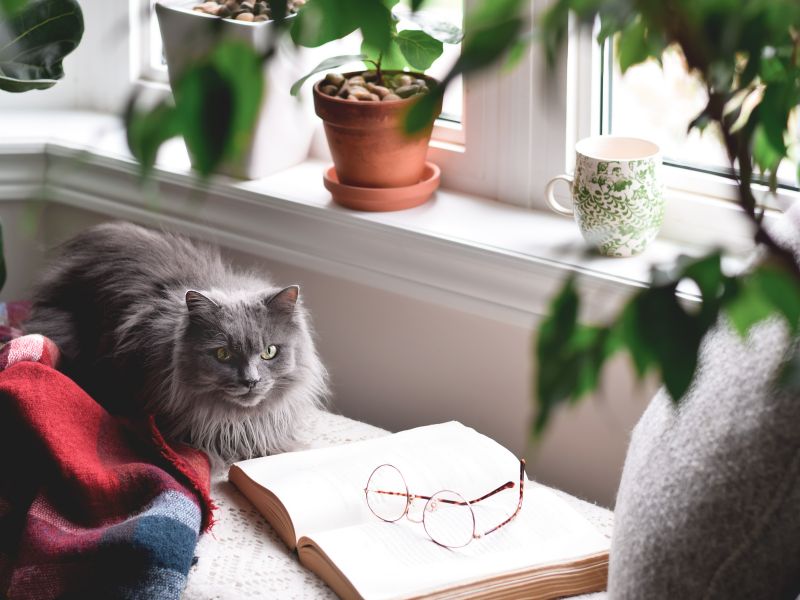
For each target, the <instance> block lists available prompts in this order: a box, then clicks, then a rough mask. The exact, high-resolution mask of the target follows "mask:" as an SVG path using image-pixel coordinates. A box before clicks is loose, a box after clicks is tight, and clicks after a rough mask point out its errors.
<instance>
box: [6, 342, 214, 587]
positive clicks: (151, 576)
mask: <svg viewBox="0 0 800 600" xmlns="http://www.w3.org/2000/svg"><path fill="white" fill-rule="evenodd" d="M12 329H13V327H12ZM12 335H13V333H12ZM58 354H59V353H58V348H57V347H56V346H55V344H53V342H52V341H51V340H49V339H47V338H44V337H42V336H40V335H27V336H23V337H19V338H15V339H12V340H11V341H9V342H8V343H6V344H5V345H4V346H3V347H2V349H0V472H1V473H2V476H0V598H8V599H9V600H40V599H50V598H76V599H77V598H81V599H85V598H120V599H131V600H138V599H142V600H144V599H147V600H160V599H172V598H174V599H178V598H180V596H181V593H182V592H183V589H184V587H185V585H186V579H187V574H188V571H189V567H190V566H191V564H192V560H193V556H194V551H195V546H196V544H197V540H198V536H199V535H200V533H201V532H203V531H205V530H207V529H209V527H210V526H211V524H212V522H213V519H212V510H213V503H212V502H211V499H210V497H209V484H210V481H209V480H210V477H209V462H208V458H207V457H206V456H205V454H203V453H202V452H200V451H198V450H195V449H192V448H189V447H188V446H183V445H175V444H168V443H167V442H166V441H165V440H164V438H163V437H162V436H161V434H160V433H159V431H158V429H157V427H156V425H155V422H154V420H153V419H152V418H148V417H142V418H141V419H138V420H134V419H121V418H118V417H115V416H113V415H111V414H109V413H108V412H107V411H106V410H105V409H104V408H103V407H101V406H100V405H99V404H98V403H97V402H95V401H94V400H93V399H92V398H91V397H89V396H88V395H87V394H86V393H85V392H84V391H83V390H82V389H81V388H79V387H78V386H77V385H76V384H75V383H74V382H73V381H72V380H70V379H69V378H67V377H66V376H64V375H63V374H62V373H60V372H59V371H57V370H56V369H55V368H54V367H55V366H56V364H57V361H58Z"/></svg>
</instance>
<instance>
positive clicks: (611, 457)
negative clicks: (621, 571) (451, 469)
mask: <svg viewBox="0 0 800 600" xmlns="http://www.w3.org/2000/svg"><path fill="white" fill-rule="evenodd" d="M0 210H2V215H0V216H2V219H3V222H4V224H5V231H6V238H7V244H6V248H7V253H8V257H9V268H10V272H11V277H10V279H9V284H8V285H7V287H6V289H5V290H4V291H3V297H4V298H11V297H17V298H19V297H23V296H25V295H26V293H27V285H28V284H29V282H30V280H31V278H32V277H33V276H35V271H36V270H37V269H38V267H39V265H40V264H41V259H42V256H43V252H44V250H45V249H46V248H47V247H52V246H54V245H55V244H56V243H57V242H60V241H63V240H64V239H66V237H68V236H69V235H72V234H73V233H75V232H77V231H79V230H80V229H82V228H84V227H86V226H88V225H90V224H92V223H94V222H98V221H100V220H103V218H102V217H101V216H99V215H96V214H91V213H88V212H85V211H81V210H77V209H72V208H67V207H63V206H58V205H51V206H47V207H45V208H43V209H42V212H41V215H40V216H39V217H38V228H37V229H36V231H35V232H34V233H33V234H31V233H29V232H30V231H31V229H30V228H28V229H25V228H23V227H22V226H21V223H23V222H24V221H25V211H26V210H27V209H25V208H24V206H23V205H22V204H19V205H13V204H3V205H2V206H0ZM229 255H230V256H231V258H232V259H233V260H234V261H235V262H237V263H240V264H245V265H248V266H257V267H258V268H260V269H264V270H267V271H269V272H271V274H272V275H273V278H274V280H275V281H276V282H277V283H280V284H287V285H288V284H290V283H299V284H300V285H301V287H302V293H303V296H304V299H305V302H306V304H307V306H308V307H309V308H310V310H311V312H312V315H313V317H314V323H315V326H316V330H317V334H318V340H319V347H320V351H321V354H322V357H323V359H324V361H325V364H326V365H327V366H328V368H329V370H330V372H331V377H332V382H333V389H334V404H335V408H336V409H337V410H338V411H340V412H342V413H343V414H345V415H347V416H349V417H353V418H356V419H360V420H364V421H367V422H369V423H373V424H375V425H379V426H382V427H385V428H387V429H391V430H399V429H404V428H408V427H413V426H416V425H422V424H426V423H434V422H439V421H445V420H449V419H457V420H460V421H462V422H464V423H466V424H468V425H471V426H473V427H475V428H477V429H478V430H480V431H482V432H483V433H486V434H487V435H489V436H492V437H494V438H495V439H497V440H498V441H500V442H501V443H503V444H504V445H506V446H507V447H508V448H510V449H511V450H512V451H514V452H515V453H518V454H524V455H526V456H527V457H528V459H529V469H528V473H529V475H530V476H531V477H533V478H535V479H538V480H540V481H542V482H545V483H548V484H551V485H556V486H559V487H561V488H563V489H565V490H567V491H570V492H572V493H574V494H576V495H579V496H581V497H584V498H587V499H591V500H594V501H597V502H599V503H601V504H605V505H612V504H613V499H614V494H615V491H616V487H617V484H618V480H619V475H620V471H621V467H622V461H623V458H624V454H625V449H626V446H627V441H628V435H629V431H630V428H631V426H632V425H633V423H635V421H636V419H637V418H638V416H639V414H640V413H641V411H642V410H643V409H644V406H645V403H646V399H647V398H649V397H650V396H651V395H652V392H653V389H652V386H648V388H649V389H637V388H636V387H635V386H634V384H633V383H632V381H631V370H630V368H629V366H628V364H627V363H626V362H625V361H624V360H620V361H617V362H616V363H615V364H613V365H612V368H611V369H610V370H609V372H608V374H607V377H606V378H605V382H604V386H603V393H602V394H601V395H600V396H599V397H597V398H593V399H591V400H590V401H587V402H585V403H583V404H582V405H581V406H579V407H578V408H577V409H573V410H568V411H564V412H562V413H560V414H559V415H558V416H557V418H556V419H555V422H554V423H553V426H552V427H551V428H550V430H549V431H548V433H547V435H546V437H545V439H544V441H543V443H541V444H540V445H538V446H536V447H535V448H534V447H531V446H530V445H529V441H528V423H529V419H530V416H531V402H530V389H531V381H532V364H533V360H532V350H531V348H532V331H533V328H534V326H535V323H533V322H532V323H531V327H530V328H527V329H526V328H518V327H513V326H510V325H507V324H503V323H499V322H496V321H493V320H490V319H485V318H480V317H476V316H474V315H472V314H467V313H464V312H461V311H458V310H452V309H449V308H447V307H443V306H440V305H437V304H429V303H425V302H420V301H419V300H415V299H411V298H407V297H404V296H400V295H397V294H394V293H388V292H386V291H383V290H379V289H374V288H371V287H366V286H362V285H356V284H353V283H349V282H346V281H344V280H343V279H339V278H337V277H336V275H335V273H334V274H331V273H328V274H321V273H316V272H311V271H306V270H301V269H297V268H294V267H289V266H286V265H283V264H278V263H274V262H271V261H269V260H265V259H263V258H258V257H253V256H247V255H243V254H239V253H233V252H230V253H229Z"/></svg>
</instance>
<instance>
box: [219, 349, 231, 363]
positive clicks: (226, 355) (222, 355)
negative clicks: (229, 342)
mask: <svg viewBox="0 0 800 600" xmlns="http://www.w3.org/2000/svg"><path fill="white" fill-rule="evenodd" d="M216 355H217V360H218V361H219V362H228V361H229V360H230V359H231V358H232V356H233V355H232V354H231V351H230V350H228V349H227V348H226V347H225V346H220V347H219V348H217V352H216Z"/></svg>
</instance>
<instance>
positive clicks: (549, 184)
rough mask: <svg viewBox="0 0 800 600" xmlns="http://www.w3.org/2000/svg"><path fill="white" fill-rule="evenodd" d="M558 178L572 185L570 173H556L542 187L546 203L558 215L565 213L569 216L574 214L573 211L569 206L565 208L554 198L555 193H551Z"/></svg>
mask: <svg viewBox="0 0 800 600" xmlns="http://www.w3.org/2000/svg"><path fill="white" fill-rule="evenodd" d="M559 179H563V180H564V181H566V182H567V183H569V185H570V188H571V187H572V181H573V179H572V175H567V174H566V173H565V174H563V175H556V176H555V177H553V178H552V179H551V180H550V181H548V182H547V186H546V187H545V188H544V196H545V198H546V199H547V203H548V204H549V205H550V208H551V209H553V210H554V211H555V212H557V213H558V214H560V215H566V216H568V217H571V216H573V215H574V214H575V211H574V210H573V209H571V208H565V207H563V206H561V205H560V204H559V203H558V201H557V200H556V197H555V195H553V190H554V189H555V187H556V182H557V181H558V180H559Z"/></svg>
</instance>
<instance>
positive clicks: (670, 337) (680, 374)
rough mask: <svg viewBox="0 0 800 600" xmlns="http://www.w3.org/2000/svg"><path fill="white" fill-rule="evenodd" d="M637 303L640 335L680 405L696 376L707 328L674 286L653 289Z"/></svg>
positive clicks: (642, 294)
mask: <svg viewBox="0 0 800 600" xmlns="http://www.w3.org/2000/svg"><path fill="white" fill-rule="evenodd" d="M634 301H635V302H636V304H637V307H636V318H637V323H636V325H637V327H638V335H640V336H641V339H642V341H643V342H644V345H645V347H647V348H648V350H649V351H650V352H652V354H653V356H654V357H655V360H656V362H657V364H658V367H659V369H660V370H661V377H662V379H663V381H664V386H665V387H666V388H667V391H668V392H669V394H670V396H672V399H673V400H674V401H675V402H678V401H679V400H680V399H681V398H682V397H683V395H684V394H685V393H686V391H687V390H688V389H689V385H690V384H691V382H692V378H693V377H694V373H695V369H696V368H697V353H698V350H699V348H700V342H701V340H702V337H703V335H704V334H705V331H706V328H703V327H702V326H701V324H700V323H699V322H698V320H697V319H695V318H692V317H691V316H690V315H688V314H687V313H686V311H684V309H683V307H682V306H681V305H680V299H679V298H678V297H677V296H676V295H675V287H674V285H672V286H661V287H651V288H650V289H647V290H644V291H643V292H641V293H640V295H639V296H638V297H637V298H636V299H635V300H634Z"/></svg>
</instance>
